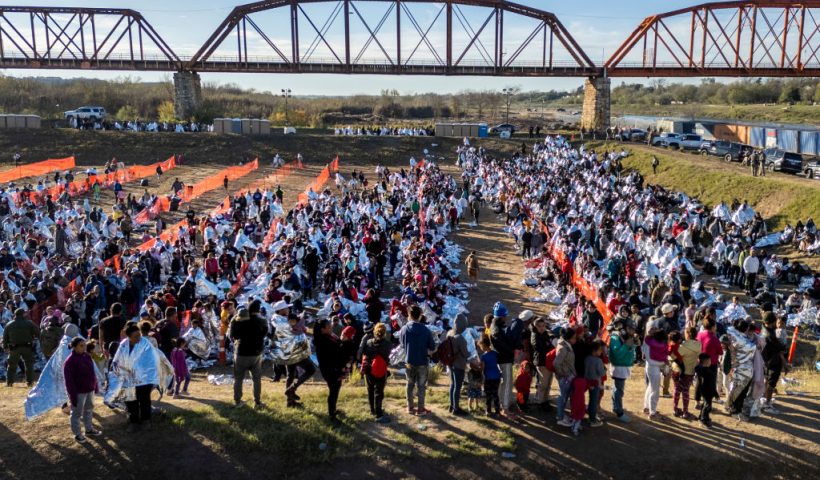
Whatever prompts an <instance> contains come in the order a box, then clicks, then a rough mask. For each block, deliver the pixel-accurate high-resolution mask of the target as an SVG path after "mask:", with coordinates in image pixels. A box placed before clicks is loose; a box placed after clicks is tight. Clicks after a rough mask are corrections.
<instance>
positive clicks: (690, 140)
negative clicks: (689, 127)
mask: <svg viewBox="0 0 820 480" xmlns="http://www.w3.org/2000/svg"><path fill="white" fill-rule="evenodd" d="M701 145H703V137H701V136H700V135H695V134H694V133H686V134H683V135H681V136H680V137H679V138H676V139H673V140H669V142H667V147H669V148H674V149H677V150H700V147H701Z"/></svg>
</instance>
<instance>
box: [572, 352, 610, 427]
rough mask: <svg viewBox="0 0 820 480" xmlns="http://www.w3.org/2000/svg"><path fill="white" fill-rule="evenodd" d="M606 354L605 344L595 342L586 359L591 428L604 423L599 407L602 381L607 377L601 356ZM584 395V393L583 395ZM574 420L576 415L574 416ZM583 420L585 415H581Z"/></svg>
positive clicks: (588, 408) (585, 375)
mask: <svg viewBox="0 0 820 480" xmlns="http://www.w3.org/2000/svg"><path fill="white" fill-rule="evenodd" d="M603 353H604V342H602V341H601V340H595V341H594V342H592V350H591V351H590V354H589V355H588V356H587V357H586V358H585V359H584V379H585V380H586V383H587V388H589V406H588V407H587V412H588V413H589V426H590V427H600V426H601V425H603V422H601V421H600V420H598V406H599V404H600V402H601V379H602V378H603V377H604V375H606V368H604V361H603V359H602V358H601V356H602V355H603ZM582 395H583V393H582ZM573 418H574V415H573ZM581 418H583V415H581Z"/></svg>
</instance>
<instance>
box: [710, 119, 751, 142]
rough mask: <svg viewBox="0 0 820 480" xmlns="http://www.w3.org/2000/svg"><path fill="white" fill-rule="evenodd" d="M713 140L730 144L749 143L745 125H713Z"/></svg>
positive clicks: (747, 130)
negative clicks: (725, 141)
mask: <svg viewBox="0 0 820 480" xmlns="http://www.w3.org/2000/svg"><path fill="white" fill-rule="evenodd" d="M713 134H714V135H715V138H717V139H719V140H727V141H730V142H739V143H743V144H748V143H749V127H748V126H746V125H726V124H722V123H718V124H715V128H714V131H713Z"/></svg>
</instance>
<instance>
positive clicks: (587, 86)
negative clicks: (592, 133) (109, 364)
mask: <svg viewBox="0 0 820 480" xmlns="http://www.w3.org/2000/svg"><path fill="white" fill-rule="evenodd" d="M609 87H610V81H609V78H607V77H599V78H588V79H586V80H585V81H584V109H583V111H582V112H581V127H582V128H585V129H587V130H596V131H599V132H600V131H604V130H606V129H607V128H609Z"/></svg>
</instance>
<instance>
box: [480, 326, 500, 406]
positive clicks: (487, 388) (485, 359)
mask: <svg viewBox="0 0 820 480" xmlns="http://www.w3.org/2000/svg"><path fill="white" fill-rule="evenodd" d="M478 346H479V347H481V351H482V352H484V353H482V354H481V366H482V369H483V373H484V398H485V400H486V406H487V415H488V416H491V415H492V414H493V413H492V411H493V409H495V414H496V415H500V414H501V400H500V399H499V398H498V387H499V386H500V385H501V369H500V368H498V355H497V354H496V353H495V350H493V349H492V347H491V346H490V337H488V336H487V335H483V336H482V337H481V340H479V343H478Z"/></svg>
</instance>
